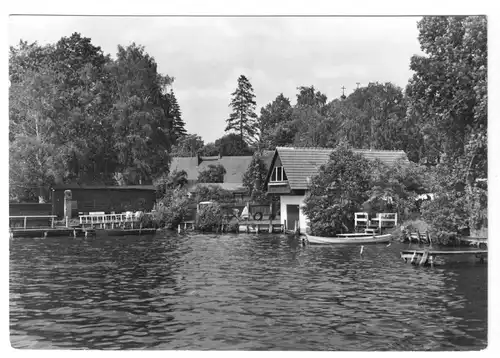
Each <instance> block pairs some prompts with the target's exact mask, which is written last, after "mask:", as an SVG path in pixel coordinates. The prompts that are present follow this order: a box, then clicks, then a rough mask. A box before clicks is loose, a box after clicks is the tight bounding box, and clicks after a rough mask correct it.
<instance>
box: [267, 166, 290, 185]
mask: <svg viewBox="0 0 500 358" xmlns="http://www.w3.org/2000/svg"><path fill="white" fill-rule="evenodd" d="M285 180H288V179H287V177H286V173H285V170H284V169H283V167H275V168H274V169H273V173H272V174H271V181H272V182H281V181H285Z"/></svg>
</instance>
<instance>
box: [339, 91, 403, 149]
mask: <svg viewBox="0 0 500 358" xmlns="http://www.w3.org/2000/svg"><path fill="white" fill-rule="evenodd" d="M345 102H346V105H351V106H352V107H354V108H357V109H359V110H360V111H361V112H362V115H360V116H359V117H358V118H356V117H352V116H350V117H348V118H346V119H348V120H347V121H343V125H342V127H343V129H344V130H349V131H351V132H352V131H354V132H357V133H359V135H360V137H361V138H360V139H361V142H360V143H359V142H358V143H357V144H358V145H360V146H359V148H374V149H406V148H405V143H406V139H407V138H406V136H405V135H404V124H405V121H404V118H405V116H406V103H405V101H404V97H403V92H402V90H401V88H399V87H397V86H395V85H393V84H392V83H389V82H388V83H385V84H379V83H369V84H368V86H366V87H361V88H358V89H356V90H355V91H354V92H353V93H352V94H351V95H349V97H347V99H346V100H345Z"/></svg>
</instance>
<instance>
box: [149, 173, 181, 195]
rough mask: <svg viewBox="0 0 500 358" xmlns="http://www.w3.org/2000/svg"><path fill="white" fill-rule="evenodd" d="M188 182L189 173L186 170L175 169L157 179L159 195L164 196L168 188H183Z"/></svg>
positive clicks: (156, 184)
mask: <svg viewBox="0 0 500 358" xmlns="http://www.w3.org/2000/svg"><path fill="white" fill-rule="evenodd" d="M187 183H188V179H187V173H186V171H184V170H174V171H172V172H170V173H169V174H168V175H165V174H164V175H162V176H161V177H159V178H157V179H155V181H154V185H155V186H156V195H157V197H160V198H161V197H163V196H164V195H165V194H166V192H167V191H168V190H174V189H181V188H183V187H184V186H185V185H186V184H187Z"/></svg>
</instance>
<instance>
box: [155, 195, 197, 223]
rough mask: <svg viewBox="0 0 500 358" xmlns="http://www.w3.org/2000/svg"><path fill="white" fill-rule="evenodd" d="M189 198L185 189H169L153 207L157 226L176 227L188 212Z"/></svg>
mask: <svg viewBox="0 0 500 358" xmlns="http://www.w3.org/2000/svg"><path fill="white" fill-rule="evenodd" d="M188 204H189V199H188V198H187V192H186V191H185V190H183V189H173V190H172V189H167V190H166V192H165V195H164V196H163V198H161V199H160V200H158V201H157V202H156V204H155V206H154V208H153V210H154V211H153V213H152V220H153V222H154V223H155V224H156V225H157V227H161V228H167V229H175V228H176V227H177V225H179V224H180V223H181V222H182V220H183V219H184V217H185V216H186V215H187V214H188V210H189V207H188Z"/></svg>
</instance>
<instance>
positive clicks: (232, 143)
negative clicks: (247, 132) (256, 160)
mask: <svg viewBox="0 0 500 358" xmlns="http://www.w3.org/2000/svg"><path fill="white" fill-rule="evenodd" d="M215 147H216V148H217V150H218V154H219V153H220V155H223V156H246V155H252V154H253V151H252V149H250V147H249V146H248V144H247V143H246V142H245V141H244V140H242V139H241V136H240V135H238V134H236V133H229V134H226V135H224V136H222V137H221V138H219V139H217V140H216V141H215Z"/></svg>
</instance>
